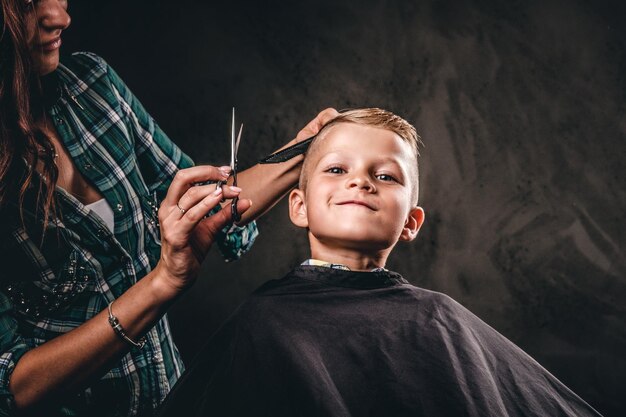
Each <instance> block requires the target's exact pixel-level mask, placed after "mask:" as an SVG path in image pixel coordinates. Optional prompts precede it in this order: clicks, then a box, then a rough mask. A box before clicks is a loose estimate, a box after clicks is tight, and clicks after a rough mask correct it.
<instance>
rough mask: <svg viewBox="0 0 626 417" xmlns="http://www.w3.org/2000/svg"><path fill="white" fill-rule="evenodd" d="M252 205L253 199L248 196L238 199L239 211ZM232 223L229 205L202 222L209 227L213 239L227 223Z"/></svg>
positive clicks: (246, 209) (240, 212) (241, 212)
mask: <svg viewBox="0 0 626 417" xmlns="http://www.w3.org/2000/svg"><path fill="white" fill-rule="evenodd" d="M251 206H252V201H250V200H249V199H247V198H242V199H241V200H237V212H238V213H239V214H243V213H245V212H246V211H248V209H249V208H250V207H251ZM230 223H232V211H231V210H230V206H229V207H224V208H223V209H221V210H220V211H219V212H217V213H215V214H214V215H212V216H211V217H207V218H206V219H204V220H202V224H203V225H205V226H206V227H207V228H208V235H209V236H210V238H211V239H212V238H213V237H214V236H215V235H216V234H217V233H218V232H219V231H220V230H222V229H223V228H224V227H226V225H228V224H230Z"/></svg>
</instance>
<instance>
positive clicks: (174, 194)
mask: <svg viewBox="0 0 626 417" xmlns="http://www.w3.org/2000/svg"><path fill="white" fill-rule="evenodd" d="M229 175H230V167H228V166H223V167H219V168H218V167H214V166H211V165H200V166H195V167H191V168H186V169H181V170H180V171H178V172H177V173H176V175H175V176H174V179H173V180H172V183H171V184H170V188H169V189H168V190H167V195H166V196H165V199H164V200H163V202H162V203H161V207H164V208H165V209H166V212H167V213H168V214H169V212H170V209H171V208H172V207H176V204H177V203H178V201H179V200H180V199H181V197H182V196H183V194H185V193H186V192H187V191H188V190H189V189H190V188H191V187H192V186H194V184H196V183H201V182H206V181H225V180H226V179H228V176H229ZM183 208H184V207H183Z"/></svg>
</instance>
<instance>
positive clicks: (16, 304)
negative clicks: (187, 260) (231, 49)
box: [0, 53, 257, 416]
mask: <svg viewBox="0 0 626 417" xmlns="http://www.w3.org/2000/svg"><path fill="white" fill-rule="evenodd" d="M53 76H54V77H56V78H57V81H58V85H57V91H58V98H57V99H56V101H55V102H54V104H52V105H51V106H50V107H49V111H48V112H49V115H50V116H51V118H52V120H53V121H54V124H55V127H56V129H57V131H58V133H59V135H60V137H61V138H62V140H63V141H64V143H65V146H66V147H67V149H68V151H69V152H70V154H71V156H72V159H73V161H74V163H75V164H76V167H77V168H78V169H79V170H80V172H81V173H82V174H83V175H84V176H85V178H87V179H88V180H89V181H90V182H91V183H92V184H93V185H95V186H96V187H97V188H98V190H100V192H101V193H102V194H103V195H104V197H105V198H106V200H107V202H108V203H109V205H110V206H111V207H112V208H113V211H114V213H115V228H114V233H111V232H110V231H109V229H108V228H107V227H106V225H105V224H104V222H103V221H102V219H100V218H99V217H98V216H97V215H96V214H94V213H93V212H92V211H90V210H89V209H87V208H85V206H84V205H83V204H81V203H80V202H79V201H78V200H77V199H76V198H74V197H73V196H72V195H70V194H68V193H66V192H65V191H64V190H63V189H60V188H57V193H56V197H57V202H58V203H57V204H58V208H59V213H60V215H59V216H58V218H55V219H54V220H53V221H52V222H51V224H50V226H49V230H48V231H47V232H46V234H45V236H44V238H43V239H42V237H41V232H40V230H39V229H40V228H41V224H37V222H36V221H35V220H34V219H35V216H34V213H32V212H31V211H29V210H30V208H31V207H35V202H34V201H33V200H32V196H27V200H26V202H25V207H26V213H25V227H22V226H21V222H20V221H19V217H18V214H17V208H16V207H13V209H11V208H9V209H7V210H5V211H6V213H2V221H1V222H0V415H11V413H12V396H11V393H10V391H9V389H8V382H9V378H10V375H11V372H12V370H13V369H14V367H15V364H16V362H17V361H18V360H19V358H20V357H21V356H22V355H23V354H24V353H25V352H27V351H28V350H29V349H32V348H34V347H36V346H39V345H41V344H42V343H45V342H46V341H48V340H50V339H53V338H54V337H56V336H59V335H61V334H63V333H66V332H68V331H70V330H72V329H74V328H76V327H78V326H80V325H81V324H82V323H84V322H85V321H87V320H89V319H90V318H92V317H93V316H95V315H96V314H98V313H99V312H100V311H102V310H103V309H105V308H106V307H107V305H108V304H109V303H110V302H111V301H113V300H115V299H116V298H117V297H119V296H120V295H121V294H122V293H124V292H125V291H126V290H127V289H128V288H130V287H131V286H132V285H133V284H134V283H136V282H137V280H138V279H141V278H142V277H143V276H145V275H146V274H147V273H148V272H150V270H151V269H152V268H153V267H154V266H155V265H156V263H157V261H158V259H159V254H160V239H159V227H158V224H157V220H158V218H157V208H158V204H159V201H160V200H161V199H162V198H163V197H164V196H165V193H166V191H167V189H168V186H169V184H170V181H171V180H172V177H173V176H174V174H175V173H176V171H177V170H179V169H181V168H185V167H189V166H191V165H192V161H191V160H190V159H189V157H187V156H186V155H185V154H183V153H182V152H181V150H180V149H179V148H178V147H176V146H175V145H174V144H173V143H172V142H171V141H170V140H169V139H168V137H167V136H166V135H165V134H164V133H163V132H162V131H161V129H160V128H159V127H158V126H157V125H156V124H155V122H154V120H153V119H152V118H151V117H150V116H149V115H148V113H147V112H146V111H145V109H144V108H143V107H142V105H141V104H140V103H139V101H137V99H136V98H135V97H134V96H133V95H132V93H131V92H130V91H129V89H128V88H127V87H126V85H124V83H123V82H122V81H121V79H120V78H119V77H118V76H117V74H116V73H115V72H114V71H113V70H112V69H111V68H110V67H109V66H108V65H107V64H106V63H105V62H104V61H103V60H102V59H101V58H99V57H97V56H95V55H93V54H89V53H77V54H74V55H72V56H71V57H69V58H68V59H66V60H63V64H62V65H60V66H59V68H58V70H57V71H56V73H55V74H54V75H53ZM256 235H257V230H256V226H255V225H254V223H251V224H249V225H248V226H246V227H243V228H238V227H233V228H231V229H230V230H228V231H226V230H225V231H224V232H223V233H222V236H220V239H219V240H218V246H219V247H220V250H221V251H222V253H223V254H224V256H225V257H226V259H227V260H230V259H236V258H237V257H239V256H240V255H241V254H242V253H244V252H245V251H247V250H248V249H249V247H250V246H251V245H252V242H253V241H254V238H255V237H256ZM146 337H147V341H148V342H147V344H146V346H145V347H144V348H143V349H141V350H138V349H135V348H133V349H132V350H131V351H130V352H129V353H128V354H127V355H126V356H124V357H123V358H122V360H121V361H120V362H119V363H117V364H116V365H115V367H113V369H111V370H110V371H109V372H107V374H106V375H104V376H103V377H102V379H100V380H99V381H97V382H96V383H94V384H93V385H92V386H91V387H89V388H87V389H86V390H84V391H83V392H80V393H77V394H76V395H73V396H68V397H66V398H62V399H60V400H59V404H58V406H55V407H54V409H51V410H49V413H47V415H48V416H54V415H87V416H100V415H106V416H113V415H115V416H118V415H119V416H126V415H137V414H141V415H149V414H151V412H152V410H154V408H155V407H156V406H157V405H158V404H159V403H160V402H161V401H162V400H163V399H164V398H165V396H166V395H167V393H168V392H169V391H170V388H171V387H172V385H173V384H174V383H175V382H176V380H177V379H178V377H179V376H180V375H181V373H182V371H183V364H182V362H181V358H180V355H179V353H178V351H177V349H176V346H175V345H174V343H173V341H172V336H171V332H170V328H169V325H168V321H167V318H166V317H163V318H162V319H161V320H160V321H159V322H158V323H157V324H156V325H155V326H154V327H153V328H152V329H151V330H150V331H149V332H148V333H147V334H146Z"/></svg>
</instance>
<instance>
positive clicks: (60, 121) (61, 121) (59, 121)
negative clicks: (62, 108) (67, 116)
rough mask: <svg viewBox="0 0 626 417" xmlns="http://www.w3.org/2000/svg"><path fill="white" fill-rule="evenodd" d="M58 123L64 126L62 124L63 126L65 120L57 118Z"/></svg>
mask: <svg viewBox="0 0 626 417" xmlns="http://www.w3.org/2000/svg"><path fill="white" fill-rule="evenodd" d="M57 123H58V124H60V125H62V124H63V119H61V118H60V117H59V118H57Z"/></svg>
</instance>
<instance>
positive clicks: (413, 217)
mask: <svg viewBox="0 0 626 417" xmlns="http://www.w3.org/2000/svg"><path fill="white" fill-rule="evenodd" d="M422 224H424V209H422V208H421V207H415V208H413V209H411V211H410V212H409V215H408V217H407V219H406V222H405V223H404V228H403V229H402V233H401V234H400V240H402V241H404V242H410V241H412V240H413V239H415V237H417V232H419V230H420V227H422Z"/></svg>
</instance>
